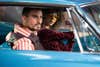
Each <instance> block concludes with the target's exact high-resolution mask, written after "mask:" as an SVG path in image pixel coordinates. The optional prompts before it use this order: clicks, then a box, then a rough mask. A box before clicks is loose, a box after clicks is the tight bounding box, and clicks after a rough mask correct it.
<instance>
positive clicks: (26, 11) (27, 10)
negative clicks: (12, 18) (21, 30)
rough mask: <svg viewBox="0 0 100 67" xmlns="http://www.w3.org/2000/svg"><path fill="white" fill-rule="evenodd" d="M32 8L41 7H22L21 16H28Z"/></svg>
mask: <svg viewBox="0 0 100 67" xmlns="http://www.w3.org/2000/svg"><path fill="white" fill-rule="evenodd" d="M32 10H42V9H41V8H32V7H24V8H23V11H22V15H23V16H28V14H29V13H30V11H32Z"/></svg>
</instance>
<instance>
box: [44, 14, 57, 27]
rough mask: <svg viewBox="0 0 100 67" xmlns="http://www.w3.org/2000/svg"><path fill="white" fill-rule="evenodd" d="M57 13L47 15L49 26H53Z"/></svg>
mask: <svg viewBox="0 0 100 67" xmlns="http://www.w3.org/2000/svg"><path fill="white" fill-rule="evenodd" d="M57 19H58V18H57V13H50V14H48V15H47V16H46V19H45V22H46V25H47V26H52V25H54V24H55V23H56V21H57Z"/></svg>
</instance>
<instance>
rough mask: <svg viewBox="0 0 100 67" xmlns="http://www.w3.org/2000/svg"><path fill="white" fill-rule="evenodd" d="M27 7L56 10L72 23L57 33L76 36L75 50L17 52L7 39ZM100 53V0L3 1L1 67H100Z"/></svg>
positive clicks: (0, 8) (0, 2) (0, 0)
mask: <svg viewBox="0 0 100 67" xmlns="http://www.w3.org/2000/svg"><path fill="white" fill-rule="evenodd" d="M26 6H28V7H33V8H42V9H44V10H45V9H46V10H47V9H49V10H51V11H53V10H56V11H57V12H58V14H60V16H59V17H60V18H62V19H63V21H64V20H68V21H70V22H69V23H68V22H64V23H62V24H60V23H59V22H63V21H58V22H57V25H55V29H56V30H57V31H59V32H70V31H72V32H73V33H74V36H75V37H74V45H73V47H72V50H71V51H52V50H34V51H32V50H13V49H12V48H11V46H10V45H9V43H8V42H6V41H5V37H6V35H7V34H8V33H9V32H10V31H13V29H14V24H15V23H16V22H17V23H20V22H21V19H20V17H21V11H22V9H23V7H26ZM62 15H63V16H62ZM66 42H67V41H66V40H63V43H66ZM99 52H100V1H99V0H0V67H100V53H99Z"/></svg>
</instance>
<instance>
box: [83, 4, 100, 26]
mask: <svg viewBox="0 0 100 67" xmlns="http://www.w3.org/2000/svg"><path fill="white" fill-rule="evenodd" d="M83 10H84V11H85V12H86V13H87V15H88V16H89V17H90V18H91V19H92V20H93V21H94V22H96V24H97V26H98V27H99V28H100V5H92V6H88V7H84V8H83Z"/></svg>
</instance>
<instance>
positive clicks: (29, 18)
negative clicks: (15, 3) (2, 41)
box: [6, 7, 43, 50]
mask: <svg viewBox="0 0 100 67" xmlns="http://www.w3.org/2000/svg"><path fill="white" fill-rule="evenodd" d="M42 16H43V14H42V10H41V9H39V8H29V7H24V8H23V11H22V17H21V18H22V24H15V27H14V32H10V33H9V34H8V35H7V37H6V41H8V42H11V43H12V44H13V45H12V49H15V50H35V49H37V48H35V47H36V43H35V42H33V41H32V38H33V40H34V39H35V41H36V39H37V40H38V38H36V36H37V31H38V30H39V29H40V28H41V23H42ZM32 34H33V36H35V38H34V37H32V36H31V35H32ZM30 37H31V38H30Z"/></svg>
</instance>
